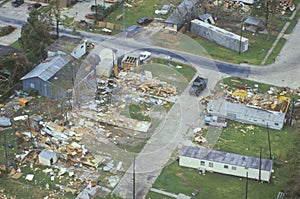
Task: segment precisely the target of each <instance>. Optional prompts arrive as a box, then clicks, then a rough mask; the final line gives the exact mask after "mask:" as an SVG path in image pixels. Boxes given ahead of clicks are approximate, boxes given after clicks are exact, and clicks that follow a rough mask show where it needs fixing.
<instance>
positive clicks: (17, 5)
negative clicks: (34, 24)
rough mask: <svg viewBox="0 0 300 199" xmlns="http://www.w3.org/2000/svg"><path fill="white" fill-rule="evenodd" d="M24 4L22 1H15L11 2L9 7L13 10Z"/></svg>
mask: <svg viewBox="0 0 300 199" xmlns="http://www.w3.org/2000/svg"><path fill="white" fill-rule="evenodd" d="M23 3H24V0H15V1H13V2H11V5H12V6H13V7H15V8H17V7H19V6H20V5H22V4H23Z"/></svg>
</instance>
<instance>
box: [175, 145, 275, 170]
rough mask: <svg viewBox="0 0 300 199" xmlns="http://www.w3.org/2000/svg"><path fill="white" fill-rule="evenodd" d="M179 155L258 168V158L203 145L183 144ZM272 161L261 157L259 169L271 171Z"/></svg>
mask: <svg viewBox="0 0 300 199" xmlns="http://www.w3.org/2000/svg"><path fill="white" fill-rule="evenodd" d="M179 155H180V156H185V157H190V158H196V159H201V160H208V161H213V162H219V163H224V164H229V165H236V166H241V167H247V168H253V169H259V158H255V157H251V156H245V155H239V154H234V153H228V152H224V151H216V150H212V149H208V148H205V147H194V146H183V147H182V148H181V150H180V154H179ZM272 163H273V162H272V160H268V159H261V169H262V170H265V171H271V170H272Z"/></svg>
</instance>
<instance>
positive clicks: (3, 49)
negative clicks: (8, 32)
mask: <svg viewBox="0 0 300 199" xmlns="http://www.w3.org/2000/svg"><path fill="white" fill-rule="evenodd" d="M15 52H20V50H19V49H16V48H13V47H11V46H3V45H0V58H2V57H4V56H5V55H6V54H11V53H15Z"/></svg>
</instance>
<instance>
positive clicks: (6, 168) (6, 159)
mask: <svg viewBox="0 0 300 199" xmlns="http://www.w3.org/2000/svg"><path fill="white" fill-rule="evenodd" d="M6 145H7V143H6V130H4V153H5V171H6V173H8V156H7V148H6Z"/></svg>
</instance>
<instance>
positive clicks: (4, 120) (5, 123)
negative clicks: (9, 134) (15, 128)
mask: <svg viewBox="0 0 300 199" xmlns="http://www.w3.org/2000/svg"><path fill="white" fill-rule="evenodd" d="M10 126H11V122H10V118H8V117H0V127H10Z"/></svg>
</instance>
